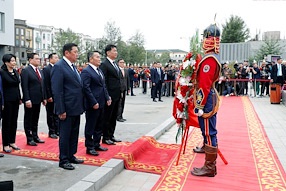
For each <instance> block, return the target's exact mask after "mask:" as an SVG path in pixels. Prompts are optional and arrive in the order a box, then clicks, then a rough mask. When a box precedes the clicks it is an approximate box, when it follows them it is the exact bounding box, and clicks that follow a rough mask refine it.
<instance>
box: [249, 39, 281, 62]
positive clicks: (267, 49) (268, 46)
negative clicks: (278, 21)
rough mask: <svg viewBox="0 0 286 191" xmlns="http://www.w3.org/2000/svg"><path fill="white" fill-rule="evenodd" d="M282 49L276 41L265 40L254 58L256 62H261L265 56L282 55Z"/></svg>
mask: <svg viewBox="0 0 286 191" xmlns="http://www.w3.org/2000/svg"><path fill="white" fill-rule="evenodd" d="M284 49H285V46H282V45H280V44H279V41H278V40H273V39H266V40H265V41H264V44H263V45H261V47H260V48H259V50H258V51H257V52H256V54H255V56H254V57H255V59H256V60H263V59H264V56H267V55H269V54H273V55H280V54H282V52H283V50H284Z"/></svg>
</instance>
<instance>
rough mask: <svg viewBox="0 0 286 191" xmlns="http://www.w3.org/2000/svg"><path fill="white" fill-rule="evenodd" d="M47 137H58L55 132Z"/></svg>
mask: <svg viewBox="0 0 286 191" xmlns="http://www.w3.org/2000/svg"><path fill="white" fill-rule="evenodd" d="M49 137H50V138H52V139H57V138H58V136H57V135H56V134H50V135H49Z"/></svg>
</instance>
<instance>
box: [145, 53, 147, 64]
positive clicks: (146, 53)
mask: <svg viewBox="0 0 286 191" xmlns="http://www.w3.org/2000/svg"><path fill="white" fill-rule="evenodd" d="M145 51H146V55H145V64H147V54H148V52H147V50H145Z"/></svg>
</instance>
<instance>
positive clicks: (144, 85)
mask: <svg viewBox="0 0 286 191" xmlns="http://www.w3.org/2000/svg"><path fill="white" fill-rule="evenodd" d="M142 87H143V94H145V93H147V81H145V80H142Z"/></svg>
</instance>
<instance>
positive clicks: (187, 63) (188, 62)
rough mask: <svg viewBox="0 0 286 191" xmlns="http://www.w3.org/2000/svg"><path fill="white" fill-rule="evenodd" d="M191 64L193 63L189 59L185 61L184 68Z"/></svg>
mask: <svg viewBox="0 0 286 191" xmlns="http://www.w3.org/2000/svg"><path fill="white" fill-rule="evenodd" d="M190 64H191V63H190V61H189V60H187V61H185V62H183V69H186V68H187V67H188V66H189V65H190Z"/></svg>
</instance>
